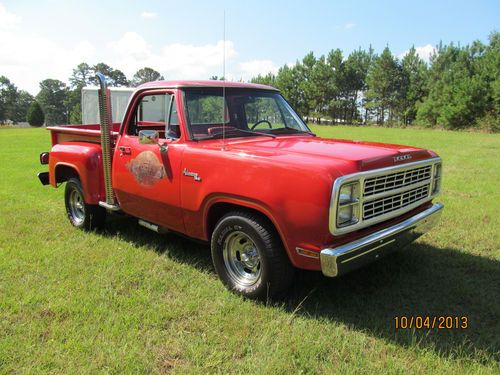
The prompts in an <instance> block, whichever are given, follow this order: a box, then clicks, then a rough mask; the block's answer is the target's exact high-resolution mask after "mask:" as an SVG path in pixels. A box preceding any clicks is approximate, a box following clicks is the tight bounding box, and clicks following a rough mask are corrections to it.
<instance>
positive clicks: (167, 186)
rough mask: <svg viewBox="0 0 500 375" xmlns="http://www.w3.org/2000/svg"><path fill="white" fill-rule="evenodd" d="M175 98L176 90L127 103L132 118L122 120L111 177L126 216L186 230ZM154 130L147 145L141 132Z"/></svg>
mask: <svg viewBox="0 0 500 375" xmlns="http://www.w3.org/2000/svg"><path fill="white" fill-rule="evenodd" d="M175 94H176V92H175V91H154V92H147V93H143V94H142V95H140V96H139V97H138V98H137V99H135V100H134V102H133V103H131V106H132V107H131V111H133V112H130V113H131V114H132V115H131V116H130V115H129V116H127V117H126V119H125V121H126V123H125V124H124V126H125V128H124V129H123V132H122V134H121V136H120V138H119V139H118V142H117V145H116V147H117V148H116V150H115V154H114V159H113V168H112V179H113V187H114V191H115V193H116V196H117V198H118V202H119V203H120V206H121V208H122V210H123V211H124V212H126V213H128V214H130V215H133V216H136V217H139V218H141V219H144V220H147V221H150V222H152V223H155V224H158V225H160V226H163V227H166V228H169V229H172V230H176V231H184V224H183V219H182V212H181V209H180V165H181V156H182V153H183V151H184V144H183V143H181V142H180V138H181V134H180V127H179V122H178V117H177V113H178V108H177V100H176V96H175ZM141 131H147V132H142V133H141ZM152 131H154V132H157V133H158V135H159V139H158V140H157V142H156V141H155V143H151V142H149V143H148V142H147V141H148V140H146V139H144V134H146V135H149V136H151V135H155V134H156V133H154V132H152ZM140 136H142V137H140ZM160 146H161V147H160Z"/></svg>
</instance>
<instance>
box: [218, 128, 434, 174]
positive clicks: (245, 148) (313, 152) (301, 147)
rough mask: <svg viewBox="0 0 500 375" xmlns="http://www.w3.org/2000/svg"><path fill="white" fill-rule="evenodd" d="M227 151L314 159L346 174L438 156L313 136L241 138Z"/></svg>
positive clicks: (294, 161)
mask: <svg viewBox="0 0 500 375" xmlns="http://www.w3.org/2000/svg"><path fill="white" fill-rule="evenodd" d="M227 147H228V151H233V152H240V153H241V152H242V153H245V154H251V155H254V156H262V157H265V156H268V157H273V156H274V157H285V158H286V159H287V160H289V161H290V162H293V163H300V161H301V160H303V161H304V162H308V163H310V162H311V158H312V159H314V162H315V164H317V165H324V166H335V167H336V169H338V170H339V171H342V172H343V173H352V172H353V171H366V170H371V169H377V168H384V167H389V166H393V165H400V164H405V163H410V162H414V161H418V160H424V159H428V158H432V157H435V156H437V155H436V154H435V153H434V152H432V151H429V150H425V149H420V148H416V147H411V146H403V145H394V144H385V143H376V142H363V141H350V140H343V139H326V138H319V137H311V136H291V137H278V138H274V139H272V138H269V139H268V138H263V137H259V138H258V139H256V138H253V137H252V138H251V139H249V138H246V139H245V138H239V139H238V140H235V139H233V140H231V141H229V142H228V144H227Z"/></svg>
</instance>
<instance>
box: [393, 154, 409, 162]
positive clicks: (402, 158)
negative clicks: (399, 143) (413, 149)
mask: <svg viewBox="0 0 500 375" xmlns="http://www.w3.org/2000/svg"><path fill="white" fill-rule="evenodd" d="M410 159H411V155H410V154H406V155H398V156H394V162H398V161H404V160H410Z"/></svg>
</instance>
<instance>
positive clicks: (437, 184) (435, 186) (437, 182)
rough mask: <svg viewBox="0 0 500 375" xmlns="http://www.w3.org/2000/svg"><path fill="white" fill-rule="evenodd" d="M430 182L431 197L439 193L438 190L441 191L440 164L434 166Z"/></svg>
mask: <svg viewBox="0 0 500 375" xmlns="http://www.w3.org/2000/svg"><path fill="white" fill-rule="evenodd" d="M432 180H433V183H432V195H434V194H437V193H439V190H440V189H441V163H438V164H434V173H433V176H432Z"/></svg>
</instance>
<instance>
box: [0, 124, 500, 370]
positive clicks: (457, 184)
mask: <svg viewBox="0 0 500 375" xmlns="http://www.w3.org/2000/svg"><path fill="white" fill-rule="evenodd" d="M313 129H314V131H315V132H317V133H318V134H319V135H321V136H326V137H335V138H346V139H363V140H377V141H383V142H392V143H401V144H410V145H416V146H422V147H427V148H431V149H433V150H435V151H437V152H438V153H439V154H440V155H441V156H442V157H443V160H444V181H443V189H444V191H443V193H442V194H441V196H440V197H439V199H438V200H439V201H442V202H443V203H444V204H445V205H446V208H445V212H444V213H443V216H442V222H441V224H440V225H439V227H437V228H436V229H435V230H433V231H432V232H431V233H429V234H427V235H426V236H424V237H422V238H421V239H420V240H419V241H418V242H416V243H415V244H413V245H411V246H409V247H408V248H407V249H406V250H404V251H402V252H400V253H397V254H395V255H394V256H392V257H390V258H386V259H384V260H383V261H381V262H378V263H376V264H373V265H371V266H369V267H367V268H365V269H362V270H359V271H357V272H355V273H352V274H350V275H346V276H344V277H342V278H339V279H326V278H324V277H322V276H321V275H320V274H318V273H307V272H302V273H300V274H299V275H298V277H297V281H296V283H295V285H294V286H293V288H292V290H291V291H290V293H289V296H288V297H287V298H286V299H284V300H280V301H272V302H269V303H266V304H262V303H255V302H252V301H247V300H243V299H242V298H240V297H237V296H235V295H233V294H231V293H229V292H228V291H226V290H225V289H224V288H223V286H222V285H221V283H220V282H219V280H218V278H217V276H216V275H215V273H214V270H213V268H212V265H211V261H210V256H209V249H208V247H206V246H204V245H200V244H197V243H193V242H191V241H189V240H186V239H183V238H180V237H177V236H175V235H158V234H155V233H153V232H150V231H148V230H147V229H144V228H142V227H139V226H137V225H136V223H135V221H134V220H132V219H128V218H115V219H113V220H110V221H109V223H108V229H107V230H106V231H105V232H103V233H85V232H81V231H78V230H75V229H73V228H72V227H71V226H70V224H69V222H68V220H67V219H66V218H65V212H64V204H63V189H58V190H56V189H53V188H50V187H43V186H41V185H40V183H39V182H38V180H37V178H36V172H38V171H43V170H44V169H45V168H44V167H43V166H40V165H39V164H38V154H39V152H40V151H47V150H49V133H48V132H47V131H45V130H43V129H0V149H1V150H2V156H1V157H0V160H1V163H0V202H1V205H0V373H18V372H19V373H33V374H40V373H79V374H85V373H89V374H90V373H92V374H94V373H116V374H118V373H132V372H133V373H137V372H138V373H149V372H160V373H163V372H174V373H175V372H179V373H186V372H190V373H192V372H194V373H207V372H223V373H227V372H231V373H234V372H242V373H243V372H244V373H268V374H290V373H338V372H341V373H345V372H351V371H356V372H357V373H373V372H375V371H380V370H384V371H387V372H389V373H407V372H409V373H421V374H424V373H440V374H443V373H450V374H462V373H496V374H498V373H499V371H500V364H499V363H500V362H499V360H500V322H499V318H500V250H499V248H500V237H499V236H500V225H499V224H500V223H499V217H500V215H499V211H500V135H488V134H479V133H455V132H447V131H432V130H402V129H387V128H356V127H313ZM402 315H408V316H409V315H453V316H467V317H468V321H469V327H468V329H465V330H437V329H430V330H419V331H415V330H412V331H401V330H400V331H396V330H395V328H394V317H395V316H402Z"/></svg>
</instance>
